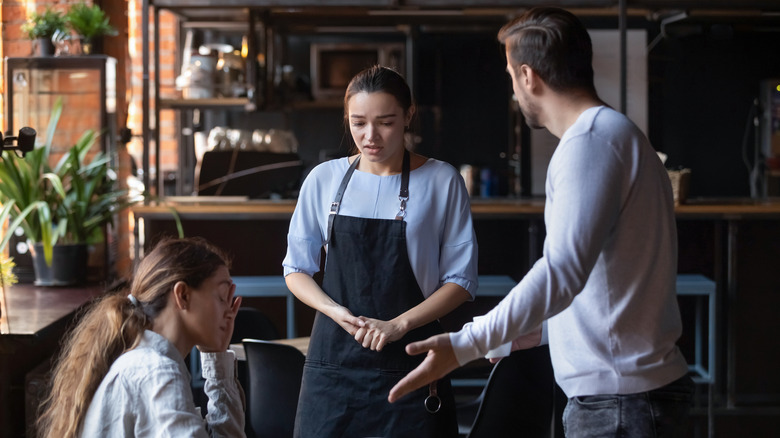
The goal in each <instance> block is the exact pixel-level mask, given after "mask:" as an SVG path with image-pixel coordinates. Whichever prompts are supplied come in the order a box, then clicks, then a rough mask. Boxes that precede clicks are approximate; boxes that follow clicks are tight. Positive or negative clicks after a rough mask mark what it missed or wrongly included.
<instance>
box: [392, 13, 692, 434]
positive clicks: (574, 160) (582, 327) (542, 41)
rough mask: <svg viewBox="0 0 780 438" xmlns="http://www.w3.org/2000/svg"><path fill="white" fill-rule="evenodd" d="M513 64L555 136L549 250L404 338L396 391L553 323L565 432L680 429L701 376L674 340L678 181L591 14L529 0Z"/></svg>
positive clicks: (532, 338)
mask: <svg viewBox="0 0 780 438" xmlns="http://www.w3.org/2000/svg"><path fill="white" fill-rule="evenodd" d="M498 38H499V41H501V42H502V43H503V44H504V45H505V46H506V55H507V70H508V71H509V74H510V76H511V77H512V85H513V89H514V93H515V95H516V96H517V100H518V104H519V106H520V110H521V111H522V113H523V115H524V116H525V119H526V122H527V123H528V125H529V126H531V127H533V128H542V127H543V128H546V129H547V130H549V131H550V132H551V133H552V134H554V135H555V136H556V137H558V138H560V143H559V144H558V147H557V149H556V151H555V153H554V155H553V157H552V159H551V161H550V166H549V169H548V172H547V183H546V189H545V190H546V205H545V225H546V227H547V237H546V239H545V243H544V253H543V256H542V258H541V259H539V261H537V262H536V263H535V264H534V266H533V267H532V268H531V270H530V271H529V272H528V274H527V275H526V276H525V278H523V280H522V281H521V282H520V283H519V284H518V285H517V286H515V288H514V289H513V290H512V291H511V292H510V294H509V295H508V296H507V297H506V298H505V299H504V300H503V301H502V302H501V303H499V305H498V306H496V308H495V309H493V310H492V311H491V312H489V313H488V314H487V315H486V317H485V318H483V319H480V320H479V321H477V322H474V323H473V324H470V325H467V326H466V327H464V328H463V329H462V330H461V331H459V332H457V333H450V334H444V335H439V336H434V337H431V338H429V339H427V340H424V341H420V342H417V343H413V344H410V345H408V346H407V352H408V353H409V354H420V353H423V352H426V351H427V353H428V356H427V357H426V359H425V360H424V362H423V363H422V364H421V365H420V366H419V367H417V368H416V369H415V370H413V371H412V372H410V373H409V375H408V376H406V377H405V378H404V379H403V380H401V381H400V382H399V383H398V384H397V385H396V386H395V387H394V388H393V389H392V390H391V392H390V395H389V397H388V400H389V401H390V402H394V401H395V400H398V399H399V398H400V397H402V396H403V395H404V394H406V393H407V392H409V391H411V390H412V389H415V388H418V387H420V386H422V385H425V384H427V383H428V382H430V381H432V380H434V379H436V378H438V377H441V376H444V375H446V374H447V373H449V372H450V371H452V370H453V369H455V368H457V367H458V366H460V365H464V364H466V363H468V362H470V361H471V360H474V359H476V358H478V357H481V356H484V355H485V353H486V352H487V351H488V350H490V349H491V348H495V347H497V346H498V345H500V344H502V343H505V342H509V341H512V340H514V348H528V347H531V346H534V345H537V344H538V343H539V341H540V339H541V337H542V336H541V326H542V322H543V321H545V320H547V321H548V324H547V326H548V332H549V335H548V336H549V346H550V356H551V359H552V363H553V368H554V371H555V378H556V381H557V383H558V385H559V386H560V387H561V388H562V389H563V391H564V392H565V393H566V395H567V396H568V397H569V401H568V403H567V407H566V410H565V412H564V419H563V421H564V429H565V431H566V436H567V437H594V436H632V437H633V436H642V437H653V436H679V435H681V434H682V433H683V432H684V429H685V423H686V419H687V414H688V409H689V405H690V399H691V395H692V390H693V382H692V381H691V379H690V377H688V376H687V371H688V369H687V365H686V362H685V359H684V358H683V355H682V353H681V352H680V351H679V349H678V348H677V346H676V345H675V343H676V341H677V339H678V338H679V336H680V333H681V321H680V315H679V309H678V307H677V301H676V293H675V282H676V270H677V233H676V223H675V216H674V207H673V199H672V190H671V185H670V183H669V179H668V176H667V173H666V170H665V169H664V167H663V165H662V163H661V161H660V160H659V159H658V157H657V155H656V153H655V151H654V150H653V148H652V146H651V145H650V143H649V141H648V140H647V138H646V137H645V136H644V134H642V132H641V131H640V130H639V129H638V128H637V127H636V126H635V125H634V124H633V123H632V122H631V121H630V120H628V119H627V118H626V117H625V116H624V115H622V114H620V113H618V112H616V111H614V110H613V109H611V108H609V107H608V106H606V105H605V104H604V102H602V101H601V100H600V99H599V97H598V95H597V94H596V91H595V88H594V85H593V68H592V65H591V64H592V57H593V56H592V46H591V42H590V37H589V36H588V33H587V31H586V29H585V28H584V26H583V25H582V23H581V22H580V21H579V20H578V19H577V18H576V17H575V16H574V15H572V14H571V13H569V12H567V11H565V10H562V9H557V8H547V7H541V8H534V9H531V10H529V11H527V12H526V13H525V14H523V15H522V16H521V17H519V18H517V19H515V20H514V21H512V22H510V23H508V24H507V25H506V26H504V27H503V28H502V29H501V31H500V32H499V35H498Z"/></svg>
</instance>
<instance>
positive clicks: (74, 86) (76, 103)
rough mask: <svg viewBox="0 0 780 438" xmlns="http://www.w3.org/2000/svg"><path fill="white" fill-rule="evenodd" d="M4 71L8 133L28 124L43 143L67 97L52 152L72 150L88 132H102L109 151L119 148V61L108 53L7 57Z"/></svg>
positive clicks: (102, 142) (104, 144)
mask: <svg viewBox="0 0 780 438" xmlns="http://www.w3.org/2000/svg"><path fill="white" fill-rule="evenodd" d="M5 68H6V71H5V73H6V76H5V77H6V78H7V88H6V90H7V92H8V94H7V96H8V99H7V100H6V105H7V107H6V114H7V125H8V126H7V127H6V132H16V131H17V130H18V129H19V128H21V127H23V126H29V127H31V128H33V129H35V130H36V131H38V140H39V141H40V140H42V138H43V135H45V131H46V127H47V126H48V124H49V117H50V115H51V108H52V107H53V106H54V102H55V101H56V100H57V98H59V97H62V99H63V112H62V116H61V117H60V121H59V123H58V125H57V131H56V132H57V135H56V136H55V137H54V139H53V142H52V149H53V151H54V152H55V153H57V152H60V151H64V150H66V149H68V148H69V147H70V146H72V145H73V144H75V143H76V141H78V139H79V137H81V135H82V134H83V133H84V132H85V131H86V130H88V129H92V130H94V131H96V132H98V133H100V137H101V139H100V141H101V144H102V145H103V150H104V151H106V152H111V151H113V150H114V139H115V138H116V59H114V58H112V57H109V56H104V55H90V56H62V57H55V56H50V57H31V58H6V59H5Z"/></svg>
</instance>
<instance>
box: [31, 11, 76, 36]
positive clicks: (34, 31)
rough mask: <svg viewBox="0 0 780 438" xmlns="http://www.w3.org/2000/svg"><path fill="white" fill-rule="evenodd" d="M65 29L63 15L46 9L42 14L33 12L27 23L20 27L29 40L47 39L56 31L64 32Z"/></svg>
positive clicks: (65, 23) (65, 24) (65, 22)
mask: <svg viewBox="0 0 780 438" xmlns="http://www.w3.org/2000/svg"><path fill="white" fill-rule="evenodd" d="M66 29H67V20H66V19H65V15H64V14H62V13H61V12H59V11H55V10H54V9H52V8H51V7H47V8H46V9H45V10H44V11H43V12H41V13H38V12H33V13H32V14H31V15H30V18H28V19H27V22H26V23H24V24H23V25H22V31H23V32H24V33H26V34H27V37H28V38H30V39H31V40H34V39H37V38H49V39H51V37H52V35H54V33H55V32H56V31H58V30H59V31H63V32H64V31H65V30H66Z"/></svg>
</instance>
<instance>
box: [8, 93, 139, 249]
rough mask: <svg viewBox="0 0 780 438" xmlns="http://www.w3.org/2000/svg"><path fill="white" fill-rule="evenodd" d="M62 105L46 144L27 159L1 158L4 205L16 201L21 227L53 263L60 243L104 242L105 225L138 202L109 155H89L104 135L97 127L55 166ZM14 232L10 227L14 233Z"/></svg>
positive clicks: (15, 213)
mask: <svg viewBox="0 0 780 438" xmlns="http://www.w3.org/2000/svg"><path fill="white" fill-rule="evenodd" d="M62 106H63V105H62V99H61V98H60V99H57V101H56V102H55V104H54V107H53V109H52V114H51V118H50V119H49V126H48V128H47V130H46V136H45V141H44V142H43V144H41V145H39V146H36V148H35V149H34V150H33V151H32V152H28V153H27V155H26V156H25V158H19V157H17V156H16V154H14V153H12V152H10V151H8V152H4V154H3V161H2V162H0V203H2V204H3V205H4V206H5V205H6V204H7V203H9V202H11V203H12V204H11V205H12V206H13V208H12V209H11V210H10V213H9V214H10V216H11V217H12V218H15V219H18V218H22V220H21V222H20V223H19V224H18V226H21V227H22V229H23V230H24V233H25V235H26V237H27V239H28V240H30V241H32V242H40V243H41V244H42V246H43V250H44V255H45V257H46V261H47V263H48V264H51V259H52V247H53V246H54V245H55V244H58V243H63V244H67V243H86V244H93V243H97V242H100V241H101V240H102V238H103V233H102V227H103V226H104V225H106V224H108V223H111V222H112V220H113V217H114V214H115V213H117V212H119V211H120V210H122V209H124V208H126V207H128V206H130V205H132V204H133V203H135V202H136V201H137V199H131V198H129V197H128V191H127V190H124V189H120V188H119V187H118V184H117V181H116V173H115V172H114V170H113V169H112V168H111V166H110V157H109V156H107V155H106V154H105V153H103V152H98V153H96V154H94V155H93V156H92V158H91V159H90V160H88V159H87V157H88V155H89V154H88V153H89V152H90V150H91V148H92V147H93V146H94V144H95V140H96V139H97V138H98V136H97V133H95V132H94V131H92V130H87V131H86V132H85V133H84V134H83V135H82V136H81V138H80V139H79V140H78V141H77V142H76V144H75V145H73V146H72V147H71V148H70V149H69V150H68V151H67V152H66V153H65V154H64V155H63V156H62V158H61V159H60V160H59V162H58V163H57V165H56V166H55V167H54V168H51V167H50V164H49V159H50V154H51V142H52V139H53V138H54V134H55V131H56V127H57V123H58V121H59V118H60V115H61V114H62ZM4 208H5V207H4ZM32 210H35V211H36V213H33V212H32ZM31 213H32V214H31ZM12 231H13V228H12V227H9V234H10V232H12Z"/></svg>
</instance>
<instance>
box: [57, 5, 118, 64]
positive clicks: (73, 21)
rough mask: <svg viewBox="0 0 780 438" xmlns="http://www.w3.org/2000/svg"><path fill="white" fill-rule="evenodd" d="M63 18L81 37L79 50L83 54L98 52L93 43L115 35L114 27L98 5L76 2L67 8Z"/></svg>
mask: <svg viewBox="0 0 780 438" xmlns="http://www.w3.org/2000/svg"><path fill="white" fill-rule="evenodd" d="M65 18H66V19H67V20H68V25H69V26H70V28H71V29H72V30H73V31H74V32H76V34H78V36H79V38H81V51H82V53H84V54H92V53H99V52H100V50H99V48H97V47H96V46H95V45H96V44H99V38H100V37H102V36H104V35H107V36H115V35H116V34H117V31H116V29H115V28H114V27H113V26H111V24H109V22H108V16H106V13H105V12H103V10H102V9H100V6H98V5H94V4H93V5H88V4H86V3H83V2H81V3H76V4H74V5H73V6H71V7H70V9H68V12H67V14H65Z"/></svg>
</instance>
